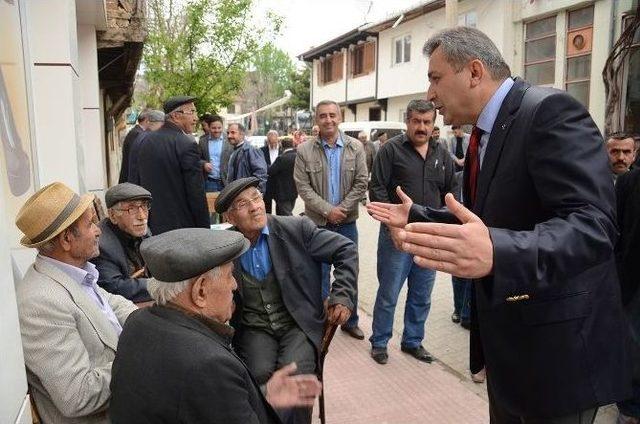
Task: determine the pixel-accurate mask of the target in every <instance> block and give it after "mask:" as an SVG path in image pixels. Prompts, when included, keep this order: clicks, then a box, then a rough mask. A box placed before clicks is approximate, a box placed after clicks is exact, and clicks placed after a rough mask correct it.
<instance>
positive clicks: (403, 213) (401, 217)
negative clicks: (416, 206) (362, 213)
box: [367, 186, 413, 227]
mask: <svg viewBox="0 0 640 424" xmlns="http://www.w3.org/2000/svg"><path fill="white" fill-rule="evenodd" d="M396 193H397V194H398V197H399V198H400V201H401V202H402V203H400V204H398V205H396V204H393V203H382V202H372V203H369V204H368V205H367V212H369V214H370V215H371V216H372V217H373V219H375V220H376V221H380V222H382V223H383V224H387V225H389V226H391V227H404V226H405V225H407V220H408V219H409V210H411V205H413V200H411V198H410V197H409V196H407V195H406V194H405V193H404V191H402V189H401V188H400V186H398V187H396Z"/></svg>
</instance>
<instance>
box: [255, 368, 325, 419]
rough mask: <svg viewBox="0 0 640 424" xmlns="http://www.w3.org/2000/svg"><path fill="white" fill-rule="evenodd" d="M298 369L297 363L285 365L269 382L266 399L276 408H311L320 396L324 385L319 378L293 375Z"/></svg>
mask: <svg viewBox="0 0 640 424" xmlns="http://www.w3.org/2000/svg"><path fill="white" fill-rule="evenodd" d="M297 368H298V367H297V366H296V363H295V362H292V363H290V364H289V365H285V366H284V367H282V368H280V369H279V370H278V371H276V372H274V373H273V375H272V376H271V378H270V379H269V381H267V393H266V395H265V397H266V398H267V402H269V403H270V404H271V406H273V407H274V408H291V407H294V406H307V407H310V406H313V404H314V402H315V400H316V397H318V395H319V394H320V389H322V384H321V383H320V382H319V381H318V377H316V376H315V375H313V374H303V375H293V373H295V372H296V369H297Z"/></svg>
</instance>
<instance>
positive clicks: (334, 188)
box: [322, 135, 343, 206]
mask: <svg viewBox="0 0 640 424" xmlns="http://www.w3.org/2000/svg"><path fill="white" fill-rule="evenodd" d="M322 147H323V148H324V154H325V156H326V157H327V163H328V164H329V173H328V174H327V178H328V183H329V199H327V200H329V203H331V204H332V205H334V206H335V205H338V204H339V203H340V201H341V200H342V199H341V198H340V197H341V196H340V194H341V193H340V160H341V159H342V148H343V142H342V136H341V135H338V139H337V140H336V144H335V145H334V146H333V147H331V146H330V145H329V143H327V142H326V141H325V140H322Z"/></svg>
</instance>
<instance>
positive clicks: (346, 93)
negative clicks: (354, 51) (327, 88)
mask: <svg viewBox="0 0 640 424" xmlns="http://www.w3.org/2000/svg"><path fill="white" fill-rule="evenodd" d="M343 54H344V60H343V61H342V63H343V66H344V68H342V70H343V71H344V105H345V106H347V105H348V102H349V101H348V99H349V66H348V65H347V61H348V60H349V47H347V48H346V49H345V52H344V53H343ZM356 111H357V109H356ZM357 118H358V115H357V114H356V117H355V118H354V119H353V120H354V121H356V120H357Z"/></svg>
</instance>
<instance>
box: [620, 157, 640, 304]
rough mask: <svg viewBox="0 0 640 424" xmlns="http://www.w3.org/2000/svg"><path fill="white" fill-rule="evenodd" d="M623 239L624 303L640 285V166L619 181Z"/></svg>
mask: <svg viewBox="0 0 640 424" xmlns="http://www.w3.org/2000/svg"><path fill="white" fill-rule="evenodd" d="M616 199H617V205H618V222H619V224H620V225H619V226H620V239H619V240H618V244H617V246H616V258H617V263H618V273H619V275H620V287H621V289H622V303H623V304H625V305H627V304H629V303H631V301H632V300H633V298H634V296H636V295H637V292H638V287H639V286H640V168H635V169H633V170H631V171H629V172H627V173H626V174H622V175H620V176H619V177H618V180H617V182H616Z"/></svg>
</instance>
